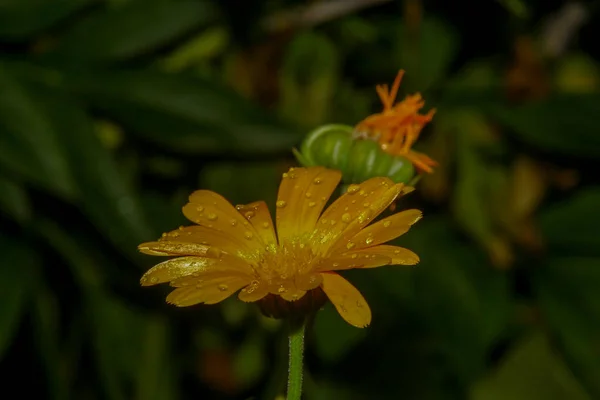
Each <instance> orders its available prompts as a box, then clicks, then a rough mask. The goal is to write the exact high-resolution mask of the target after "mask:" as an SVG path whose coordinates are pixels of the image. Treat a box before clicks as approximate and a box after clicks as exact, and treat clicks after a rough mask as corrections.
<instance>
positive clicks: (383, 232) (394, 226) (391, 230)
mask: <svg viewBox="0 0 600 400" xmlns="http://www.w3.org/2000/svg"><path fill="white" fill-rule="evenodd" d="M421 217H423V213H422V212H421V211H420V210H414V209H413V210H406V211H401V212H399V213H397V214H394V215H392V216H389V217H387V218H384V219H382V220H381V221H378V222H376V223H374V224H373V225H371V226H368V227H366V228H364V229H362V230H361V231H360V232H358V233H357V234H356V235H355V236H354V237H353V238H351V239H350V241H351V242H352V243H354V244H355V245H356V246H355V248H356V249H361V248H365V247H370V246H376V245H378V244H380V243H385V242H388V241H390V240H393V239H396V238H397V237H398V236H401V235H403V234H405V233H406V232H408V230H409V229H410V227H411V226H412V225H413V224H414V223H415V222H417V221H418V220H420V219H421Z"/></svg>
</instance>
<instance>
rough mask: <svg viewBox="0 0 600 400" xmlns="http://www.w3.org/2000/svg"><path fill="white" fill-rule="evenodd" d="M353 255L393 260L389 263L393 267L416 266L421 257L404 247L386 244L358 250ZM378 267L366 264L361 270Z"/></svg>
mask: <svg viewBox="0 0 600 400" xmlns="http://www.w3.org/2000/svg"><path fill="white" fill-rule="evenodd" d="M352 253H353V254H358V255H364V254H367V255H370V256H372V257H373V256H377V257H387V258H388V259H390V260H391V261H390V263H389V264H391V265H416V264H418V263H419V256H418V255H416V254H415V253H413V252H412V251H410V250H408V249H405V248H404V247H398V246H390V245H385V244H382V245H380V246H374V247H369V248H366V249H362V250H357V251H355V252H352ZM348 254H350V253H348ZM378 266H379V265H374V263H371V264H365V265H364V266H363V267H361V268H374V267H378Z"/></svg>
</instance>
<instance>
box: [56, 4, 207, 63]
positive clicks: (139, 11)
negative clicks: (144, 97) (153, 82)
mask: <svg viewBox="0 0 600 400" xmlns="http://www.w3.org/2000/svg"><path fill="white" fill-rule="evenodd" d="M215 16H216V13H215V10H214V8H213V7H212V6H211V4H210V3H209V2H206V1H192V0H183V1H149V0H136V1H130V2H128V3H126V4H124V5H122V6H119V7H114V8H109V9H106V10H105V11H102V12H97V13H94V14H92V15H91V16H90V17H89V18H87V19H84V20H82V21H81V22H80V23H78V24H77V25H76V26H75V27H74V28H73V29H71V30H70V31H69V32H67V33H66V34H65V36H64V37H63V38H62V40H61V41H60V42H59V45H58V48H56V49H55V51H54V53H53V54H52V55H51V57H53V58H56V59H57V60H60V61H61V62H62V61H63V60H68V61H69V62H76V61H99V60H102V61H116V60H122V59H126V58H130V57H135V56H139V55H141V54H144V53H147V52H150V51H152V50H154V49H155V48H157V47H161V46H164V45H166V44H168V43H169V42H171V41H172V40H174V39H177V38H178V37H181V36H182V35H183V34H185V33H187V32H190V31H191V30H193V29H195V28H197V27H199V26H202V25H205V24H207V23H208V22H210V21H212V20H214V19H215Z"/></svg>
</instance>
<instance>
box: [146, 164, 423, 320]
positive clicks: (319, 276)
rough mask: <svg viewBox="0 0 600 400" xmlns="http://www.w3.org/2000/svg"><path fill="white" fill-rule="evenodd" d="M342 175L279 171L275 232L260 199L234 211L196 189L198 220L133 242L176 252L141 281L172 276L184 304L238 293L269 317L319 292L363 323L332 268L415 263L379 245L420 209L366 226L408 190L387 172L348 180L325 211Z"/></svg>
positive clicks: (192, 214)
mask: <svg viewBox="0 0 600 400" xmlns="http://www.w3.org/2000/svg"><path fill="white" fill-rule="evenodd" d="M340 179H341V173H340V172H339V171H336V170H330V169H326V168H323V167H312V168H291V169H290V170H289V172H287V173H285V174H283V179H282V181H281V185H280V187H279V195H278V199H277V203H276V210H277V213H276V219H275V220H276V225H277V234H276V233H275V229H274V227H273V222H272V220H271V216H270V214H269V211H268V209H267V206H266V204H265V203H264V202H262V201H259V202H255V203H251V204H248V205H243V206H237V207H233V206H232V205H231V204H230V203H229V202H228V201H227V200H225V199H224V198H223V197H221V196H220V195H218V194H216V193H214V192H211V191H208V190H198V191H196V192H194V193H192V195H191V196H190V202H189V203H188V204H187V205H186V206H185V207H183V213H184V215H185V216H186V217H187V218H188V219H190V220H191V221H192V222H195V223H197V224H198V225H197V226H189V227H181V228H179V229H178V230H175V231H172V232H169V233H165V234H163V237H162V238H161V239H159V240H158V241H156V242H150V243H143V244H141V245H140V246H139V250H140V251H142V252H143V253H146V254H151V255H160V256H181V257H179V258H173V259H170V260H168V261H165V262H163V263H160V264H158V265H156V266H155V267H153V268H152V269H150V270H149V271H148V272H147V273H146V274H144V276H143V277H142V279H141V284H142V285H143V286H148V285H154V284H158V283H164V282H170V284H171V286H174V287H176V289H175V290H174V291H172V292H171V293H170V294H169V295H168V297H167V302H169V303H173V304H175V305H177V306H180V307H184V306H191V305H194V304H198V303H206V304H214V303H218V302H220V301H222V300H224V299H226V298H227V297H229V296H231V295H232V294H233V293H235V292H236V291H238V290H240V289H241V291H240V292H239V295H238V297H239V298H240V300H242V301H245V302H259V303H261V306H262V307H263V309H264V308H267V309H270V310H271V311H270V312H269V313H268V314H270V315H277V314H278V312H276V311H277V310H282V309H286V308H288V309H292V308H293V306H294V305H296V304H302V303H315V302H316V303H319V299H320V298H321V297H322V298H323V299H324V298H325V296H323V293H324V294H325V295H326V296H327V297H328V298H329V300H330V301H331V302H332V303H333V305H334V306H335V307H336V309H337V310H338V312H339V313H340V315H341V316H342V317H343V318H344V319H345V320H346V321H347V322H348V323H350V324H352V325H354V326H357V327H365V326H367V325H368V324H369V323H370V322H371V310H370V309H369V306H368V304H367V303H366V301H365V299H364V298H363V296H362V295H361V294H360V292H359V291H358V290H357V289H356V288H355V287H354V286H352V285H351V284H350V283H349V282H348V281H347V280H346V279H344V278H343V277H342V276H341V275H339V274H338V273H337V272H336V271H340V270H346V269H351V268H374V267H379V266H383V265H388V264H400V265H414V264H417V263H418V261H419V257H418V256H417V255H416V254H415V253H413V252H412V251H410V250H407V249H405V248H402V247H397V246H390V245H385V244H383V243H384V242H387V241H389V240H392V239H394V238H396V237H398V236H400V235H402V234H404V233H405V232H407V231H408V230H409V228H410V227H411V225H412V224H414V223H415V222H416V221H418V220H419V219H420V218H421V212H420V211H419V210H407V211H403V212H399V213H397V214H395V215H392V216H390V217H387V218H385V219H382V220H381V221H378V222H376V223H374V224H372V225H371V226H368V227H367V225H368V224H369V223H370V222H371V221H373V219H374V218H376V217H377V216H378V215H379V214H380V213H381V212H382V211H383V210H385V209H386V208H387V207H388V206H389V205H390V204H391V203H392V202H393V201H394V200H395V199H396V198H397V197H398V196H399V195H401V194H403V193H407V192H409V191H410V190H412V188H409V187H406V186H404V185H403V184H394V183H393V182H392V181H391V180H390V179H388V178H372V179H369V180H367V181H365V182H363V183H362V184H360V185H350V186H349V188H348V190H347V192H346V193H345V194H343V195H342V196H341V197H340V198H338V199H337V200H336V201H335V202H333V204H331V206H330V207H328V208H327V210H325V212H323V213H322V210H323V208H324V207H325V204H326V203H327V201H328V199H329V197H330V196H331V194H332V193H333V191H334V190H335V188H336V187H337V185H338V183H339V181H340ZM321 305H322V303H319V304H318V306H321ZM279 314H281V313H279Z"/></svg>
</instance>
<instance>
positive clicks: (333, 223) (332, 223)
mask: <svg viewBox="0 0 600 400" xmlns="http://www.w3.org/2000/svg"><path fill="white" fill-rule="evenodd" d="M336 223H337V222H336V221H335V219H332V220H331V221H329V224H330V225H331V226H333V225H335V224H336Z"/></svg>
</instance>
